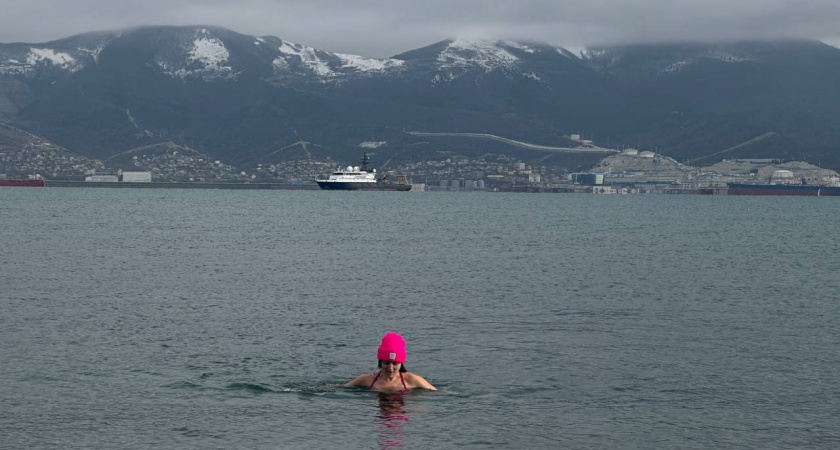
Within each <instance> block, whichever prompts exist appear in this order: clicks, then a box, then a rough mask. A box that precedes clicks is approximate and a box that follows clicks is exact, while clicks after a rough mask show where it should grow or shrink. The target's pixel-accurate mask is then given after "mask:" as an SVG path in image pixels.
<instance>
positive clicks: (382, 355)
mask: <svg viewBox="0 0 840 450" xmlns="http://www.w3.org/2000/svg"><path fill="white" fill-rule="evenodd" d="M376 358H377V359H378V360H380V361H391V362H398V363H404V362H405V339H403V337H402V336H400V335H399V334H397V333H394V332H388V333H385V337H383V338H382V344H380V345H379V349H378V350H377V351H376Z"/></svg>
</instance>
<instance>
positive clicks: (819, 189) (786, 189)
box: [727, 183, 840, 197]
mask: <svg viewBox="0 0 840 450" xmlns="http://www.w3.org/2000/svg"><path fill="white" fill-rule="evenodd" d="M727 194H729V195H799V196H808V197H837V196H840V186H813V185H805V184H801V185H797V184H739V183H730V184H729V191H728V192H727Z"/></svg>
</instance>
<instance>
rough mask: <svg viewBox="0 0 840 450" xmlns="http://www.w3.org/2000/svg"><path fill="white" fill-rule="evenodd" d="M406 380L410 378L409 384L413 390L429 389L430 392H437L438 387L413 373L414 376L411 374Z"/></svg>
mask: <svg viewBox="0 0 840 450" xmlns="http://www.w3.org/2000/svg"><path fill="white" fill-rule="evenodd" d="M406 378H408V381H409V384H410V385H411V387H413V388H423V389H428V390H430V391H436V390H437V388H436V387H434V386H432V383H429V382H428V381H426V379H425V378H423V377H421V376H420V375H417V374H413V373H412V374H409V376H407V377H406Z"/></svg>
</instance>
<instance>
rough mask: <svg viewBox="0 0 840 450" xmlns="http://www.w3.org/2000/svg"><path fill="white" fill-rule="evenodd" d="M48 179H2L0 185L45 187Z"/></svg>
mask: <svg viewBox="0 0 840 450" xmlns="http://www.w3.org/2000/svg"><path fill="white" fill-rule="evenodd" d="M46 185H47V181H46V180H44V179H43V178H30V179H28V180H0V186H19V187H44V186H46Z"/></svg>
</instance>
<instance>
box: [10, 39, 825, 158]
mask: <svg viewBox="0 0 840 450" xmlns="http://www.w3.org/2000/svg"><path fill="white" fill-rule="evenodd" d="M838 78H840V49H837V48H835V47H833V46H830V45H826V44H824V43H820V42H816V41H783V42H753V43H729V44H674V45H632V46H621V47H611V48H589V49H580V48H566V47H563V46H559V45H551V44H546V43H534V42H515V41H509V40H481V39H452V40H446V41H442V42H438V43H435V44H432V45H429V46H427V47H423V48H419V49H415V50H411V51H408V52H405V53H402V54H399V55H395V56H393V57H391V58H378V59H377V58H366V57H363V56H357V55H348V54H342V53H331V52H328V51H323V50H319V49H316V48H312V47H308V46H306V45H305V44H301V43H293V42H289V41H285V40H283V39H281V38H279V37H274V36H249V35H244V34H240V33H236V32H233V31H231V30H227V29H224V28H220V27H212V26H195V27H173V26H163V27H142V28H136V29H132V30H125V31H121V32H104V33H88V34H81V35H77V36H72V37H69V38H66V39H62V40H57V41H53V42H47V43H41V44H26V43H14V44H0V121H5V122H9V123H11V124H14V125H15V126H17V127H19V128H22V129H25V130H29V131H32V132H37V133H39V134H42V135H44V136H45V137H48V138H49V139H51V140H53V141H54V142H56V143H58V144H60V145H62V146H64V147H66V148H68V149H71V150H74V151H77V152H79V153H82V154H85V155H86V156H90V157H98V158H103V159H104V158H108V157H110V156H111V155H114V154H118V153H124V152H125V151H126V150H128V149H131V148H137V147H142V146H143V145H152V144H154V143H156V142H161V141H165V142H174V143H176V144H179V145H182V144H183V145H190V146H193V147H195V148H198V149H200V150H201V151H203V152H205V153H207V154H209V155H212V156H213V157H215V158H218V159H226V160H228V161H230V162H233V163H236V164H238V165H248V164H255V163H259V162H262V161H265V160H266V158H283V157H285V156H284V155H286V153H285V152H284V151H281V149H284V148H287V147H288V146H290V145H293V144H294V143H295V142H300V141H306V142H310V143H317V145H315V146H311V147H308V150H307V151H308V152H310V153H312V152H316V153H317V152H323V153H324V154H325V155H334V156H336V155H338V154H341V155H342V156H343V157H344V159H350V160H353V159H355V157H356V156H357V155H356V153H357V151H358V149H357V148H356V145H357V144H358V142H362V141H367V140H370V137H371V136H376V138H377V141H387V142H388V144H387V145H383V146H381V147H379V148H378V149H377V151H379V152H382V153H389V154H391V155H393V156H395V157H397V155H399V157H403V158H406V157H412V155H415V156H417V157H421V156H422V155H423V154H426V155H433V154H435V152H437V151H444V150H445V151H452V149H457V150H458V151H462V152H477V153H481V152H486V151H489V150H494V151H495V150H498V151H500V152H506V153H515V152H519V151H521V150H519V149H511V148H505V147H504V146H502V145H501V144H498V143H496V144H494V143H488V142H485V141H477V140H465V139H457V138H440V139H424V140H421V139H419V138H417V139H415V138H414V137H412V136H413V135H409V134H407V133H405V132H404V131H406V130H416V131H429V132H477V133H492V134H496V135H499V136H504V137H508V138H511V139H518V140H522V141H526V142H533V143H538V144H556V143H558V141H562V140H563V138H562V136H563V135H569V134H572V133H584V134H586V135H588V136H594V140H595V142H596V143H598V144H600V145H603V146H609V145H622V144H624V145H633V146H643V147H645V146H647V147H657V148H658V150H659V151H660V152H662V153H665V154H668V155H670V156H673V157H677V158H692V157H697V156H701V155H707V154H711V153H715V152H718V151H720V150H722V149H728V148H735V149H737V151H733V152H731V153H727V154H726V155H725V156H727V157H736V156H742V157H743V156H753V157H786V156H796V157H797V158H802V157H804V156H807V155H808V154H813V155H816V156H815V157H814V158H813V159H814V160H817V159H818V160H820V161H821V162H822V163H823V164H829V163H830V164H835V165H836V166H837V167H840V149H838V144H837V132H836V130H838V129H840V88H838V84H837V82H836V80H837V79H838ZM768 132H772V133H773V136H776V137H774V138H773V139H763V140H760V145H758V144H749V145H740V144H741V143H744V142H754V141H751V139H752V138H754V137H755V136H760V135H764V134H766V133H768ZM755 142H759V141H755ZM565 143H566V144H568V142H565ZM497 147H498V148H497ZM532 156H533V157H535V158H536V157H539V158H545V157H549V158H555V159H557V158H560V159H562V158H563V156H562V155H561V156H557V155H548V156H547V155H544V154H539V155H538V154H534V155H532ZM831 161H834V162H833V163H832V162H831Z"/></svg>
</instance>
